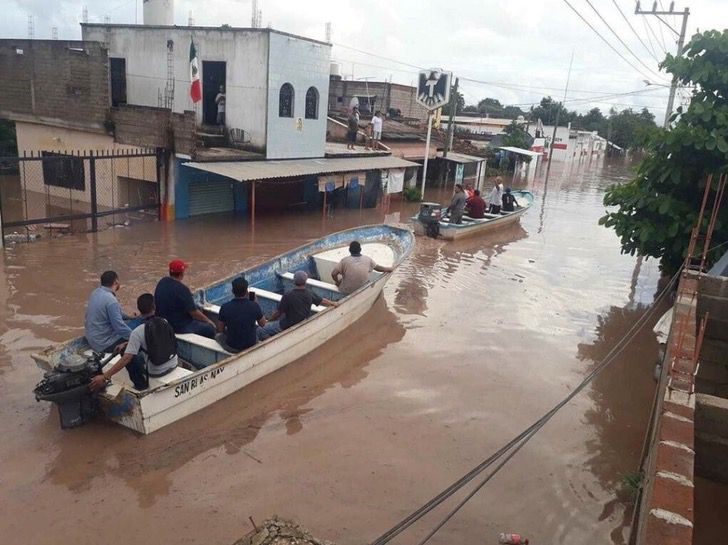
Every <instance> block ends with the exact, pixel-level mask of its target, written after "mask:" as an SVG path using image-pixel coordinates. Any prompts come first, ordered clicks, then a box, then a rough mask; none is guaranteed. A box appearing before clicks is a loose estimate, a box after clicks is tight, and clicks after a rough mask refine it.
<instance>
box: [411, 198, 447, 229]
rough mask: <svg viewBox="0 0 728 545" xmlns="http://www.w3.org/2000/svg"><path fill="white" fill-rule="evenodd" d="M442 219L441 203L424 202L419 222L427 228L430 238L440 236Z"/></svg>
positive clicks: (418, 217) (418, 218)
mask: <svg viewBox="0 0 728 545" xmlns="http://www.w3.org/2000/svg"><path fill="white" fill-rule="evenodd" d="M440 219H442V206H441V205H440V204H439V203H436V202H423V203H422V204H420V213H419V214H418V215H417V220H418V221H419V222H420V223H421V224H422V225H423V226H424V227H425V233H427V236H428V237H432V238H437V237H439V236H440Z"/></svg>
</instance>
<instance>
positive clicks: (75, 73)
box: [0, 39, 109, 129]
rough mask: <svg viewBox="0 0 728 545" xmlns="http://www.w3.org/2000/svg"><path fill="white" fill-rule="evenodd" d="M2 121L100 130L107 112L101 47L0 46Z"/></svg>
mask: <svg viewBox="0 0 728 545" xmlns="http://www.w3.org/2000/svg"><path fill="white" fill-rule="evenodd" d="M0 73H2V74H3V92H2V93H0V115H2V116H3V117H7V118H9V119H17V118H18V117H21V118H23V119H25V120H28V117H29V116H35V117H38V118H46V119H48V118H50V119H59V120H64V121H68V122H72V123H74V124H76V125H86V126H89V127H92V128H97V129H101V128H103V127H104V122H105V121H106V118H107V112H108V109H109V64H108V55H107V52H106V49H105V48H104V47H103V44H101V43H99V42H82V41H65V40H8V39H3V40H0Z"/></svg>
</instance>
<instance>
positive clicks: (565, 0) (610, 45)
mask: <svg viewBox="0 0 728 545" xmlns="http://www.w3.org/2000/svg"><path fill="white" fill-rule="evenodd" d="M563 1H564V3H565V4H566V5H567V6H569V8H571V11H573V12H574V13H576V15H577V16H578V17H579V19H581V20H582V21H584V23H586V25H587V26H588V27H589V28H590V29H592V31H593V32H594V33H595V34H596V35H597V36H599V38H600V39H601V40H602V41H603V42H604V43H605V44H607V46H609V48H610V49H611V50H612V51H614V52H615V53H616V54H617V55H618V56H619V57H620V58H621V59H622V60H623V61H624V62H626V63H627V64H629V65H630V66H631V67H632V68H633V69H634V70H636V71H637V72H639V73H640V74H642V76H644V77H646V78H648V79H650V78H651V77H652V76H647V75H646V74H645V73H644V72H642V70H640V69H639V68H637V67H636V66H635V65H634V64H632V62H631V61H630V60H629V59H628V58H627V57H625V56H624V55H622V53H620V52H619V51H618V50H617V48H615V47H614V46H613V45H612V44H611V43H610V42H609V41H608V40H607V39H606V38H605V37H604V36H602V35H601V33H600V32H599V31H598V30H597V29H596V28H594V26H593V25H592V24H591V23H590V22H589V21H587V20H586V19H585V18H584V16H583V15H582V14H581V13H579V11H578V10H577V9H576V8H575V7H574V6H572V5H571V3H570V2H569V0H563Z"/></svg>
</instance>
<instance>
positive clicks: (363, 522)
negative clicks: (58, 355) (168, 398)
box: [0, 163, 659, 545]
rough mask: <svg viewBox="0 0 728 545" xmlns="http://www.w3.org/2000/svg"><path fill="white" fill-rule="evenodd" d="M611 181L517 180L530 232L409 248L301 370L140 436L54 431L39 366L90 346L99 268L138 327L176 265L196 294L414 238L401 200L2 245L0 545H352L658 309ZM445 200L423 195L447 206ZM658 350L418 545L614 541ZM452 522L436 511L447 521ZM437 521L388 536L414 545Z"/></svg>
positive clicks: (607, 385) (544, 403)
mask: <svg viewBox="0 0 728 545" xmlns="http://www.w3.org/2000/svg"><path fill="white" fill-rule="evenodd" d="M628 177H629V170H628V165H626V164H624V163H613V164H610V163H605V164H599V163H595V164H591V165H589V164H586V165H575V166H573V167H571V168H568V169H561V168H555V169H554V172H552V179H551V180H550V181H549V184H548V187H545V186H544V184H543V182H542V181H538V180H537V181H535V182H533V183H529V184H527V185H528V186H529V187H531V188H532V189H533V191H534V193H535V195H536V201H535V205H534V208H533V209H532V210H530V211H529V212H528V213H527V214H526V215H525V216H524V217H523V218H522V220H521V223H520V225H516V226H513V227H511V228H507V229H505V230H502V231H500V232H499V233H497V234H493V235H492V236H487V237H476V238H472V239H470V240H463V241H461V242H455V243H453V242H444V241H438V240H432V239H427V238H418V239H417V247H416V249H415V251H414V252H413V255H412V256H411V258H410V259H409V260H408V261H407V262H406V263H404V264H403V265H402V266H401V267H400V268H399V269H398V270H397V271H396V273H395V274H394V275H393V276H392V278H391V280H390V282H389V283H388V285H387V286H386V288H385V290H384V295H383V297H382V298H381V299H380V300H378V302H377V303H376V305H375V306H374V308H373V309H372V310H371V311H370V312H369V313H368V314H366V315H365V316H364V317H363V318H362V319H361V320H360V321H359V322H357V323H356V324H355V325H354V326H352V327H350V328H349V329H347V330H346V331H344V332H343V333H342V334H341V335H339V336H338V337H337V338H335V339H333V340H332V341H330V342H328V343H326V344H325V345H323V346H322V347H321V348H320V349H318V350H317V351H316V352H315V353H313V354H310V355H308V356H306V357H304V358H302V359H300V360H299V361H296V362H294V363H293V364H291V365H289V366H288V367H286V368H285V369H282V370H280V371H279V372H276V373H274V374H273V375H270V376H268V377H265V378H264V379H262V380H260V381H258V382H257V383H255V384H253V385H251V386H249V387H247V388H245V389H243V390H242V391H239V392H237V393H236V394H233V395H231V396H229V397H227V398H226V399H224V400H222V401H220V402H218V403H217V404H215V405H214V406H212V407H209V408H207V409H205V410H202V411H200V412H198V413H196V414H194V415H192V416H190V417H188V418H186V419H184V420H182V421H179V422H177V423H175V424H173V425H170V426H168V427H166V428H164V429H162V430H160V431H158V432H156V433H154V434H152V435H150V436H146V437H144V436H139V435H135V434H134V433H132V432H130V431H128V430H126V429H123V428H120V427H115V426H113V425H111V424H107V423H105V422H103V421H98V422H93V423H91V424H89V425H87V426H85V427H83V428H80V429H76V430H70V431H61V430H60V429H59V426H58V416H57V414H56V412H55V410H52V409H51V407H50V405H49V404H47V403H36V402H35V400H34V398H33V396H32V393H31V391H32V388H33V386H34V385H35V383H36V382H37V380H38V379H39V377H40V373H39V371H38V370H37V369H36V367H35V365H34V364H33V362H32V360H31V358H30V354H31V353H33V352H34V351H37V350H40V349H42V348H43V347H45V346H47V345H49V344H51V343H54V342H58V341H63V340H65V339H67V338H69V337H72V336H76V335H80V334H82V332H83V330H82V324H83V313H84V307H85V301H86V298H87V296H88V294H89V292H90V291H91V290H92V289H93V288H94V287H95V286H96V284H97V278H98V275H99V273H100V272H101V271H103V270H105V269H109V268H113V269H115V270H116V271H118V272H119V273H120V275H121V279H122V284H123V287H122V289H121V292H120V299H121V301H122V303H123V304H124V305H125V307H126V308H128V309H131V308H132V305H133V302H134V300H135V298H136V296H137V295H138V294H139V293H141V292H143V291H147V290H152V289H153V287H154V285H155V283H156V281H157V280H158V279H159V278H160V276H162V275H163V274H164V272H165V265H166V263H167V262H168V261H169V260H170V259H171V258H173V257H181V258H184V259H186V260H189V261H190V262H191V263H192V269H191V270H190V272H189V275H188V278H187V282H188V283H189V284H190V285H191V286H193V287H195V286H200V285H202V284H205V283H208V282H210V281H213V280H215V279H217V278H219V277H222V276H225V275H229V274H232V273H234V272H236V271H239V270H242V269H244V268H246V267H249V266H251V265H253V264H255V263H257V262H259V261H262V260H264V259H266V258H269V257H271V256H274V255H276V254H279V253H281V252H284V251H286V250H287V249H289V248H292V247H294V246H297V245H300V244H302V243H305V242H307V241H310V240H312V239H315V238H317V237H320V236H321V235H323V234H325V233H328V232H331V231H335V230H339V229H342V228H346V227H350V226H355V225H358V224H362V223H374V222H380V221H382V220H383V219H384V217H385V213H386V214H387V219H388V220H389V221H396V220H398V219H402V220H404V219H406V218H407V217H408V216H409V214H410V213H411V212H412V211H413V210H414V209H415V206H413V205H403V204H402V203H400V202H393V203H392V204H391V206H390V209H389V210H383V209H381V208H380V209H375V210H366V211H363V212H360V211H358V210H351V211H347V210H335V211H334V213H333V216H332V217H330V218H328V219H327V220H325V221H323V220H322V218H321V216H320V214H315V213H291V214H279V215H264V214H260V215H259V216H258V218H257V220H256V225H255V231H254V232H253V231H252V230H251V229H250V226H249V224H248V222H247V220H246V218H240V217H230V216H222V217H206V218H196V219H191V220H189V221H182V222H177V223H171V224H162V223H144V224H137V225H132V226H131V227H127V228H118V229H110V230H107V231H104V232H100V233H98V234H87V235H73V236H67V237H63V238H59V239H55V240H40V241H38V242H35V243H32V244H23V245H18V246H13V247H9V248H6V249H5V250H4V251H3V255H2V260H0V294H1V295H2V302H3V304H2V305H1V306H0V323H2V324H3V328H2V331H1V332H0V415H1V416H0V438H2V440H1V441H0V464H1V472H0V480H1V481H0V482H1V484H2V486H0V506H2V508H1V509H0V536H3V538H2V542H3V543H13V544H15V543H17V544H23V545H25V544H33V545H45V544H61V543H75V544H79V545H81V544H97V543H105V544H108V545H114V544H124V545H126V544H128V543H175V544H180V545H181V544H205V545H211V544H220V545H228V544H230V543H232V542H233V541H234V540H235V539H236V538H238V537H239V536H240V535H242V534H243V533H245V532H247V531H248V530H249V528H250V524H249V522H248V517H249V516H252V517H253V518H254V519H255V520H262V519H263V518H265V517H267V516H269V515H272V514H274V513H277V514H278V515H280V516H283V517H291V518H294V519H296V520H298V521H299V522H301V523H302V524H303V525H304V526H306V527H308V528H309V529H311V530H312V531H313V532H314V533H315V534H316V535H317V536H319V537H322V538H326V539H331V540H335V541H337V542H338V543H340V544H344V545H355V544H356V545H360V544H361V543H365V542H367V541H369V540H371V539H373V538H375V537H376V536H378V535H379V534H380V533H382V532H384V531H385V530H387V529H388V528H389V527H391V526H392V525H393V524H394V523H396V522H397V521H398V520H400V519H401V518H402V517H404V516H405V515H407V514H408V513H409V512H410V511H412V510H413V509H415V508H416V507H418V506H420V505H421V504H422V503H424V502H425V501H426V500H428V499H429V498H431V497H432V496H433V495H435V494H436V493H437V492H439V491H440V490H442V489H443V488H445V487H446V486H447V485H449V484H450V483H451V482H452V481H454V480H455V479H457V478H459V477H460V476H461V475H462V474H463V473H465V472H466V471H468V470H469V469H470V468H471V467H472V466H474V465H475V464H477V463H478V462H479V461H480V460H482V459H484V458H486V457H487V456H488V455H490V454H491V453H492V452H493V451H495V450H496V449H497V448H499V447H500V446H501V445H502V444H503V443H505V442H507V441H508V440H510V439H511V438H512V437H513V436H515V435H517V434H518V433H519V432H520V431H521V430H522V429H524V428H525V427H526V426H528V425H529V424H530V423H532V422H533V421H534V420H535V419H537V418H538V417H540V416H541V414H542V413H543V412H545V411H546V410H548V409H550V408H551V407H552V406H553V404H555V403H556V402H557V401H558V400H560V399H561V398H562V397H563V396H565V395H566V394H568V392H569V391H570V390H571V389H572V388H573V387H574V385H576V384H577V383H578V382H579V381H580V379H581V378H582V377H583V376H584V375H585V374H586V373H588V372H589V370H591V369H592V368H593V366H594V364H595V362H596V361H598V360H599V359H601V358H602V357H603V356H604V355H605V354H606V353H607V352H608V351H609V349H610V348H611V347H612V346H613V344H614V343H615V342H616V340H618V339H619V338H620V337H621V335H623V334H624V333H626V331H627V330H628V329H629V328H630V326H631V325H632V324H633V323H634V321H635V320H636V319H637V317H638V316H639V315H640V313H641V312H642V310H643V309H644V305H646V304H648V303H650V302H651V301H652V299H653V295H654V292H655V289H656V285H657V281H658V277H659V271H658V268H657V263H656V262H654V261H645V262H638V261H637V260H636V259H635V258H633V257H630V256H624V255H620V252H619V242H618V240H617V237H616V236H615V234H614V233H613V232H612V231H610V230H607V229H605V228H603V227H600V226H598V225H597V219H598V218H599V216H600V215H602V214H603V206H602V204H601V201H602V195H603V192H604V190H605V188H606V187H607V186H608V185H609V184H610V183H614V182H616V181H620V180H625V179H627V178H628ZM447 193H449V191H447V192H442V191H441V190H438V189H433V190H431V191H430V194H429V195H428V198H429V199H430V200H433V199H437V200H440V201H445V200H446V199H447ZM656 355H657V344H656V341H655V338H654V335H653V334H651V333H650V332H649V331H648V332H643V333H642V334H640V335H639V336H638V337H637V339H636V340H635V342H634V343H632V344H631V345H630V346H629V347H628V349H627V350H626V351H625V352H624V353H623V355H622V356H621V357H620V358H618V360H617V361H616V362H615V363H614V365H613V366H612V367H611V368H609V369H608V370H607V371H606V372H604V373H603V374H602V375H600V376H599V377H598V378H597V379H596V380H595V381H594V382H593V383H592V384H591V386H590V387H589V388H588V389H587V390H586V391H585V392H584V393H583V394H582V395H581V396H579V397H578V398H577V399H575V400H574V401H573V402H572V403H571V404H569V405H568V406H567V407H566V408H565V409H564V410H563V411H561V412H560V413H559V414H558V415H557V416H556V417H555V418H554V419H553V420H552V421H551V422H550V423H549V424H548V425H547V426H546V427H545V428H544V429H543V430H542V432H541V433H539V434H538V435H537V436H536V437H535V438H534V439H533V440H532V441H531V442H530V443H529V444H528V445H527V446H526V447H525V448H523V449H522V450H521V451H520V452H519V453H518V455H516V456H515V457H514V458H513V460H512V461H511V463H510V464H509V465H508V466H506V467H505V468H504V470H503V471H501V472H500V473H499V474H498V476H497V477H496V478H494V479H493V480H492V481H491V483H490V484H489V485H488V486H486V487H485V488H484V489H483V490H482V491H481V492H480V493H479V494H478V495H477V496H476V497H475V498H474V499H473V500H472V501H471V502H470V503H468V504H467V506H466V507H465V508H464V509H463V510H462V511H461V512H460V513H459V514H458V515H457V516H456V517H455V518H454V519H453V520H451V521H450V523H449V524H448V525H447V526H445V527H444V528H443V529H442V530H441V532H440V533H439V534H437V536H436V537H435V538H433V540H432V541H431V543H435V544H444V543H453V542H458V543H472V544H482V545H489V544H494V543H496V542H497V534H498V532H500V531H514V532H521V533H523V534H525V535H527V536H529V537H531V539H532V543H534V545H550V544H556V543H559V544H583V543H610V542H611V543H618V544H620V543H625V541H626V536H627V533H628V528H627V524H628V521H629V517H630V516H631V512H630V506H629V504H628V500H627V499H626V495H625V494H624V493H623V492H622V491H621V488H622V480H623V478H624V477H625V476H626V475H629V474H631V473H633V472H635V471H636V468H637V465H638V461H639V457H640V450H641V446H642V441H643V437H644V433H645V427H646V422H647V419H648V416H649V410H650V405H651V401H652V395H653V392H654V382H653V379H652V372H653V362H654V360H655V358H656ZM451 505H452V504H448V507H449V506H451ZM444 512H445V510H444V508H440V509H438V510H437V511H435V512H434V513H432V514H431V515H429V516H428V517H427V518H425V519H424V520H422V521H421V522H420V523H419V524H418V525H417V526H415V527H414V528H413V529H411V530H409V531H408V532H406V533H405V534H403V535H402V536H400V537H399V538H398V539H397V541H396V542H397V543H403V544H411V543H415V540H416V539H417V538H421V537H422V536H423V535H424V534H425V533H426V532H427V531H428V530H429V529H430V528H431V527H432V526H433V525H434V524H435V523H436V522H437V520H438V518H439V517H440V516H442V514H443V513H444Z"/></svg>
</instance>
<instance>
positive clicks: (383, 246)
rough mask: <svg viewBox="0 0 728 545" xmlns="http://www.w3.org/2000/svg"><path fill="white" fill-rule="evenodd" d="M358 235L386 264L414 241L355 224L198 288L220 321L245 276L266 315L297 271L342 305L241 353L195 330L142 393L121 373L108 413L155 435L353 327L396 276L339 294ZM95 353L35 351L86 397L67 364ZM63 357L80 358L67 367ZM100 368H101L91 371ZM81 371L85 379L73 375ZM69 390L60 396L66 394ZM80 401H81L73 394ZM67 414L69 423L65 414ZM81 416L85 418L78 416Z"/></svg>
mask: <svg viewBox="0 0 728 545" xmlns="http://www.w3.org/2000/svg"><path fill="white" fill-rule="evenodd" d="M353 240H358V241H359V242H360V243H361V245H362V253H363V254H365V255H368V256H370V257H372V258H373V259H374V260H375V261H376V262H377V263H378V264H379V265H385V266H392V267H396V266H397V265H399V264H400V263H401V262H402V261H403V260H404V259H405V258H406V257H407V256H408V255H409V253H410V252H411V251H412V248H413V245H414V237H413V236H412V233H411V232H410V231H408V230H406V229H399V228H395V227H390V226H386V225H372V226H366V227H359V228H355V229H349V230H346V231H340V232H338V233H334V234H332V235H329V236H327V237H324V238H322V239H319V240H317V241H315V242H312V243H310V244H306V245H304V246H301V247H299V248H296V249H294V250H291V251H289V252H286V253H284V254H282V255H280V256H278V257H275V258H273V259H271V260H269V261H267V262H265V263H263V264H261V265H258V266H256V267H253V268H251V269H248V270H245V271H241V273H239V274H237V275H235V276H232V277H229V278H225V279H223V280H220V281H219V282H216V283H214V284H211V285H209V286H207V287H205V288H202V289H200V290H197V291H196V292H194V297H195V300H196V302H197V303H198V304H199V305H200V307H201V308H202V309H204V310H205V312H206V313H207V314H208V315H209V316H211V317H213V318H214V317H215V315H216V314H217V312H219V309H220V305H221V304H223V303H225V302H226V301H229V300H230V299H231V298H232V288H231V281H232V280H233V279H234V278H236V277H238V276H241V275H244V276H245V278H246V279H247V280H248V282H249V284H250V291H252V292H255V293H256V298H257V301H258V303H259V304H260V305H261V307H262V309H263V312H264V313H265V314H270V313H271V312H272V311H273V310H274V309H275V307H276V305H277V302H278V301H279V300H280V299H281V294H282V293H284V291H288V290H289V289H291V287H292V286H293V273H294V272H295V271H298V270H304V271H306V272H307V273H308V274H309V281H308V287H309V288H310V289H311V290H312V291H314V292H316V293H318V294H319V295H321V296H322V297H326V298H328V299H331V300H336V301H338V302H339V305H338V306H337V307H313V308H312V311H313V314H312V316H311V317H310V318H309V319H307V320H305V321H303V322H301V323H299V324H296V325H295V326H293V327H291V328H289V329H286V330H285V331H283V332H282V333H279V334H278V335H275V336H274V337H271V338H269V339H267V340H265V341H263V342H259V343H257V344H256V345H254V346H253V347H251V348H248V349H247V350H244V351H243V352H240V353H237V354H231V353H229V352H226V351H225V350H224V349H223V348H222V346H220V344H218V343H217V342H216V341H214V340H212V339H208V338H205V337H201V336H199V335H194V334H184V335H177V353H178V357H179V360H180V366H179V367H177V368H176V369H175V370H174V371H173V372H171V373H169V374H168V375H166V376H164V377H160V378H150V384H149V388H148V389H146V390H141V391H139V390H136V389H135V388H134V387H133V385H132V384H131V381H130V380H129V376H128V374H127V373H126V371H121V372H119V373H117V374H116V375H114V376H113V377H112V379H111V383H110V384H109V385H108V386H107V388H106V390H105V391H103V392H102V393H101V394H100V395H99V396H98V401H99V403H98V405H99V406H100V409H101V411H102V412H103V413H104V414H105V416H106V417H107V418H109V419H110V420H112V421H114V422H116V423H119V424H121V425H122V426H126V427H128V428H131V429H133V430H135V431H137V432H139V433H143V434H148V433H151V432H153V431H155V430H158V429H160V428H162V427H163V426H166V425H167V424H170V423H172V422H175V421H177V420H179V419H181V418H184V417H185V416H187V415H189V414H192V413H194V412H195V411H198V410H200V409H203V408H205V407H207V406H208V405H211V404H212V403H215V402H216V401H218V400H220V399H222V398H223V397H225V396H227V395H229V394H231V393H233V392H236V391H238V390H240V389H241V388H243V387H244V386H246V385H248V384H250V383H251V382H253V381H255V380H257V379H259V378H261V377H264V376H266V375H268V374H269V373H272V372H273V371H275V370H277V369H280V368H281V367H284V366H286V365H287V364H289V363H291V362H292V361H294V360H296V359H298V358H300V357H301V356H304V355H305V354H308V353H309V352H311V351H313V350H315V349H316V348H317V347H318V346H320V345H321V344H323V343H324V342H326V341H327V340H328V339H330V338H332V337H334V336H335V335H336V334H338V333H339V332H341V331H342V330H344V329H345V328H347V327H349V326H350V325H351V324H353V323H354V322H356V321H357V320H358V319H359V318H361V316H362V315H364V314H365V313H366V312H367V311H368V310H369V309H370V308H371V307H372V305H373V304H374V302H375V301H376V299H377V298H378V297H379V295H380V293H381V292H382V288H383V287H384V284H385V283H386V282H387V280H388V278H389V277H390V273H377V272H373V273H372V275H371V277H370V279H369V282H368V283H367V284H365V285H364V286H363V287H361V288H359V289H358V290H357V291H355V292H354V293H352V294H350V295H347V296H344V295H343V294H342V293H340V292H339V290H338V289H337V287H336V286H335V285H334V284H332V283H330V282H329V279H330V278H331V276H330V274H331V269H332V268H333V267H334V266H335V265H336V264H337V263H338V262H339V260H340V259H341V258H343V257H345V256H347V255H349V252H348V246H349V243H350V242H351V241H353ZM92 355H93V354H92V352H91V351H90V349H89V346H88V344H87V343H86V341H85V339H84V338H83V337H80V338H77V339H73V340H71V341H68V342H66V343H63V344H61V345H58V346H54V347H51V348H48V349H46V350H44V351H43V352H41V353H39V354H35V355H33V359H34V360H35V361H36V364H37V365H38V366H39V367H40V368H41V369H43V370H45V371H47V372H51V373H55V376H56V377H60V378H61V379H62V380H64V381H65V382H66V383H72V386H73V387H74V388H75V391H77V392H80V393H82V394H83V395H85V394H86V392H87V390H88V388H87V383H88V382H87V381H88V375H89V373H88V372H86V374H85V375H84V374H83V373H79V374H77V375H73V374H72V373H71V372H69V371H67V369H68V368H73V367H74V365H76V366H78V361H79V359H80V360H82V362H83V361H90V359H89V358H91V357H92ZM118 357H119V356H116V358H118ZM97 361H98V355H97ZM114 361H115V360H114V359H112V360H111V361H110V362H109V363H107V364H106V365H113V362H114ZM64 362H73V363H72V364H69V365H66V363H64ZM64 365H66V367H64ZM81 367H83V365H81ZM86 368H87V370H88V369H90V368H89V367H88V366H86ZM60 369H63V371H59V370H60ZM79 369H80V368H79ZM95 372H97V371H96V369H95V367H94V368H93V372H91V373H90V374H91V376H92V375H93V373H95ZM47 376H48V375H47ZM74 376H78V377H85V378H79V379H78V380H70V381H69V380H68V377H74ZM46 382H47V381H46ZM41 384H43V383H41ZM40 387H41V385H39V387H38V388H36V397H37V398H39V399H51V397H52V396H47V397H39V395H38V389H39V388H40ZM68 391H70V390H67V391H66V392H64V393H62V394H60V395H61V396H65V395H66V393H67V392H68ZM66 397H68V396H66ZM56 402H57V403H58V401H56ZM73 403H74V404H76V403H77V401H76V400H75V399H74V400H73ZM94 403H95V402H94ZM59 406H60V405H59ZM76 408H77V407H76ZM73 410H74V411H75V409H73ZM61 414H62V416H61V418H62V424H63V423H64V415H63V412H62V413H61ZM74 418H75V417H73V418H69V419H68V422H66V423H67V424H69V423H70V424H69V425H68V426H65V427H72V426H74V425H78V424H77V423H73V422H72V421H73V420H74ZM75 421H77V422H80V420H79V419H78V418H75Z"/></svg>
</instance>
